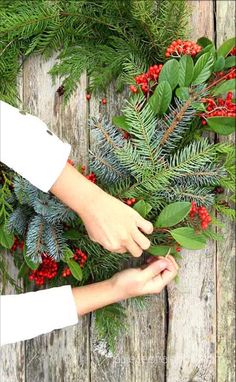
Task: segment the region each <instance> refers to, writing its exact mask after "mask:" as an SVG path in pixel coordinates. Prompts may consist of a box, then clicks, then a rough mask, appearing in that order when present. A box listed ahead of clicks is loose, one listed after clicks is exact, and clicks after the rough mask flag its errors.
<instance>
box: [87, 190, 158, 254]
mask: <svg viewBox="0 0 236 382" xmlns="http://www.w3.org/2000/svg"><path fill="white" fill-rule="evenodd" d="M80 216H81V218H82V220H83V223H84V225H85V228H86V230H87V232H88V235H89V237H90V239H91V240H92V241H95V242H97V243H99V244H101V245H102V246H103V247H104V248H106V249H107V250H109V251H111V252H117V253H125V252H130V253H131V254H132V255H133V256H135V257H139V256H141V254H142V252H143V250H146V249H148V248H149V246H150V240H149V239H148V238H147V237H146V236H144V234H143V233H146V234H151V233H152V232H153V225H152V223H151V222H149V221H148V220H145V219H144V218H143V217H142V216H141V215H139V213H138V212H137V211H135V210H134V209H132V208H131V207H129V206H127V205H126V204H124V203H122V202H121V201H120V200H118V199H116V198H115V197H113V196H111V195H109V194H107V193H106V192H104V191H103V190H101V189H100V188H98V190H96V194H95V195H94V198H93V201H92V203H90V204H86V206H84V208H83V211H81V212H80ZM139 228H140V229H141V230H142V232H143V233H142V232H141V231H140V230H139Z"/></svg>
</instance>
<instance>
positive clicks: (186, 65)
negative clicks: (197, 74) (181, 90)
mask: <svg viewBox="0 0 236 382" xmlns="http://www.w3.org/2000/svg"><path fill="white" fill-rule="evenodd" d="M193 69H194V63H193V59H192V57H191V56H182V57H181V59H180V61H179V86H180V87H185V86H189V85H190V84H191V81H192V78H193Z"/></svg>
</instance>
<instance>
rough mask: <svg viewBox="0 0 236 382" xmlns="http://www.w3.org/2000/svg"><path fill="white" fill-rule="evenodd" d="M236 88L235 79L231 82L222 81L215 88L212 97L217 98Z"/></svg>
mask: <svg viewBox="0 0 236 382" xmlns="http://www.w3.org/2000/svg"><path fill="white" fill-rule="evenodd" d="M235 87H236V79H235V78H233V79H232V80H228V81H224V82H223V83H221V84H220V85H218V86H216V87H215V88H214V90H213V93H212V94H213V95H214V96H217V95H220V94H226V93H228V92H229V91H230V90H234V89H235Z"/></svg>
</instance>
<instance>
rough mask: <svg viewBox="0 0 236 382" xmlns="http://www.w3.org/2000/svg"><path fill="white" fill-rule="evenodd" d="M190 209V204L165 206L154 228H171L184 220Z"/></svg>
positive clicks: (179, 203)
mask: <svg viewBox="0 0 236 382" xmlns="http://www.w3.org/2000/svg"><path fill="white" fill-rule="evenodd" d="M190 208H191V203H190V202H175V203H171V204H169V205H168V206H166V207H165V208H164V209H163V210H162V211H161V213H160V215H159V216H158V218H157V220H156V223H155V227H172V226H174V225H176V224H178V223H179V222H181V221H182V220H184V218H186V216H187V215H188V214H189V211H190Z"/></svg>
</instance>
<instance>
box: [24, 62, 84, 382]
mask: <svg viewBox="0 0 236 382" xmlns="http://www.w3.org/2000/svg"><path fill="white" fill-rule="evenodd" d="M54 62H55V57H54V58H52V59H50V60H49V61H47V62H45V61H43V60H42V58H40V57H39V56H36V57H32V58H30V59H29V60H28V61H27V62H26V63H25V65H24V72H23V83H24V99H23V101H24V106H25V107H26V109H27V110H28V111H30V112H31V113H33V114H35V115H37V116H39V117H40V118H41V119H42V120H43V121H44V122H46V123H47V124H48V125H49V126H50V128H51V129H52V130H53V131H54V132H55V133H56V134H57V135H58V136H60V137H61V138H62V139H64V140H67V141H68V142H69V143H71V144H72V158H73V159H76V160H77V159H80V160H82V158H84V160H85V161H86V160H87V159H86V158H87V130H86V119H87V103H86V100H85V97H84V95H85V87H86V76H85V75H84V76H83V77H82V78H81V83H80V85H79V86H78V89H77V91H76V92H75V94H74V96H73V97H72V99H71V100H70V102H69V104H68V105H67V107H66V108H65V110H64V111H63V108H62V97H61V98H60V97H59V96H58V94H57V93H56V90H57V88H58V87H59V85H60V83H59V81H57V82H56V84H55V85H52V83H51V78H50V76H49V75H48V74H47V72H48V70H49V69H50V68H51V66H52V65H53V63H54ZM42 155H43V148H42ZM25 362H26V380H27V381H29V382H31V381H34V382H42V381H44V382H47V381H48V382H49V381H50V382H51V381H67V382H70V381H71V382H72V381H73V382H74V381H78V382H80V381H81V382H86V381H88V380H89V368H90V356H89V317H83V318H81V319H80V320H79V323H78V325H76V326H73V327H69V328H66V329H62V330H58V331H54V332H52V333H51V334H46V335H42V336H40V337H38V338H36V339H32V340H30V341H27V343H26V361H25Z"/></svg>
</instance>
